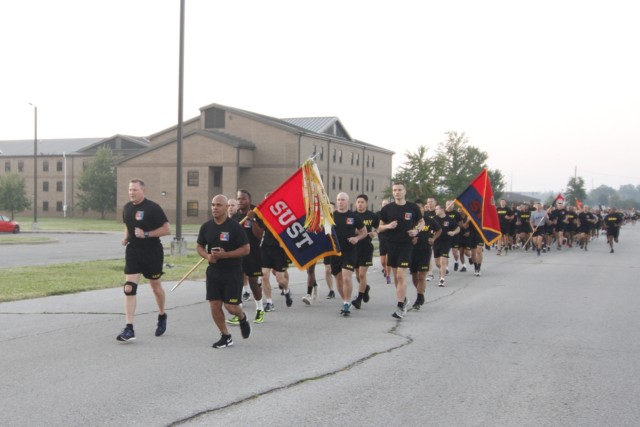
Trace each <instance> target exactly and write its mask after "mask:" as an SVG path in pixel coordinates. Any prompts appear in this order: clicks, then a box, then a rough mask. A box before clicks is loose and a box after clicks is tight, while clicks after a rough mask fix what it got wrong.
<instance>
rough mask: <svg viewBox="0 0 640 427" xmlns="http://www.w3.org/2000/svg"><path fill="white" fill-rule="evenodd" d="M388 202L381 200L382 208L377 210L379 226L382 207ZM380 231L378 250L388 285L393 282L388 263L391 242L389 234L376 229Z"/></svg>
mask: <svg viewBox="0 0 640 427" xmlns="http://www.w3.org/2000/svg"><path fill="white" fill-rule="evenodd" d="M387 204H389V200H387V199H382V202H380V210H379V211H378V212H376V215H377V216H378V227H379V226H380V214H381V213H382V208H384V207H385V206H386V205H387ZM376 232H378V243H379V245H378V252H380V265H381V266H382V275H383V276H384V278H385V279H386V281H387V285H389V284H391V268H390V267H389V266H388V265H387V254H388V253H389V244H388V243H387V235H386V234H384V233H380V230H376Z"/></svg>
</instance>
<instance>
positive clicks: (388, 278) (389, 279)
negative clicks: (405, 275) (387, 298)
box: [387, 276, 391, 285]
mask: <svg viewBox="0 0 640 427" xmlns="http://www.w3.org/2000/svg"><path fill="white" fill-rule="evenodd" d="M390 284H391V276H387V285H390Z"/></svg>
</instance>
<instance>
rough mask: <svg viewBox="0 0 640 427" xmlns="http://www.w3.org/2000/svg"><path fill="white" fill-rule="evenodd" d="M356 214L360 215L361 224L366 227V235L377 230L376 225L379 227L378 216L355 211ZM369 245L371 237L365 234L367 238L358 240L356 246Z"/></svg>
mask: <svg viewBox="0 0 640 427" xmlns="http://www.w3.org/2000/svg"><path fill="white" fill-rule="evenodd" d="M356 213H357V214H358V215H360V218H362V222H363V223H364V225H365V227H367V233H370V232H371V230H377V229H378V225H380V219H379V218H378V215H376V214H374V213H373V212H371V211H364V212H357V211H356ZM370 244H371V236H369V234H367V237H365V238H364V239H362V240H360V241H359V242H358V244H357V246H358V247H365V246H369V245H370Z"/></svg>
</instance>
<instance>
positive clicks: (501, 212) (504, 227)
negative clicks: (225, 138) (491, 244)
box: [496, 199, 513, 255]
mask: <svg viewBox="0 0 640 427" xmlns="http://www.w3.org/2000/svg"><path fill="white" fill-rule="evenodd" d="M497 211H498V220H499V221H500V232H501V233H502V236H500V240H498V253H497V254H496V255H502V250H503V249H504V251H505V255H507V254H508V253H509V252H508V251H509V246H511V245H510V244H509V234H510V232H511V220H512V219H513V211H512V210H511V208H510V207H509V206H507V201H506V200H505V199H500V207H499V208H498V209H497Z"/></svg>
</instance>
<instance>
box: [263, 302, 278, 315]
mask: <svg viewBox="0 0 640 427" xmlns="http://www.w3.org/2000/svg"><path fill="white" fill-rule="evenodd" d="M264 311H265V312H266V313H268V312H270V311H276V306H275V305H273V303H272V302H268V303H266V304H265V305H264Z"/></svg>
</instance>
